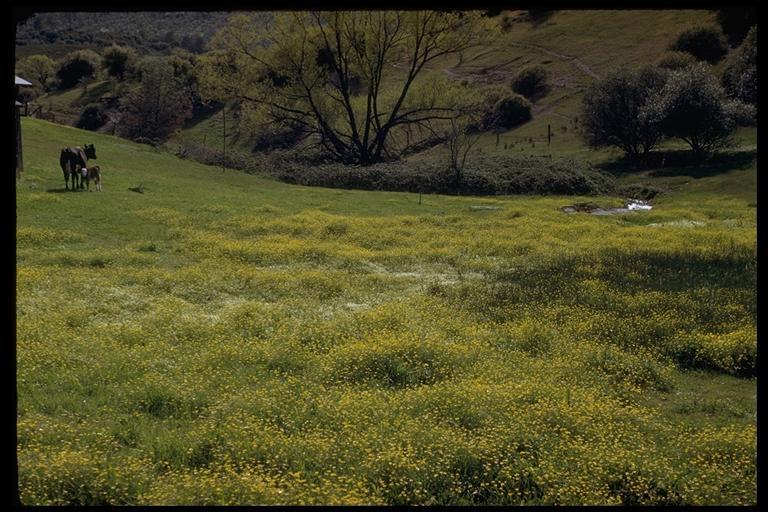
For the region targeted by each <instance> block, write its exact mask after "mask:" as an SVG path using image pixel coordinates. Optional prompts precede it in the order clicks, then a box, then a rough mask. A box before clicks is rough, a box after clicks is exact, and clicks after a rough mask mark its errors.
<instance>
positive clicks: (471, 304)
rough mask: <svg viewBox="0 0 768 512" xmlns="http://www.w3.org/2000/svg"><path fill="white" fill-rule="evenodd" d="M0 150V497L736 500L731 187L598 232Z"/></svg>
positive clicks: (751, 276)
mask: <svg viewBox="0 0 768 512" xmlns="http://www.w3.org/2000/svg"><path fill="white" fill-rule="evenodd" d="M24 135H25V140H24V142H25V163H26V165H27V167H26V170H25V173H24V175H23V177H22V179H21V180H20V181H19V182H18V184H17V188H16V192H17V201H18V224H17V299H16V301H17V302H16V303H17V367H18V380H17V392H18V413H17V418H18V419H17V426H18V440H17V446H18V457H19V476H20V490H21V499H22V501H23V502H24V503H27V504H106V503H109V504H144V505H149V504H210V505H213V504H217V505H220V504H388V505H393V504H465V505H472V504H525V503H527V504H620V503H624V504H643V505H652V504H697V505H699V504H710V505H711V504H728V505H735V504H754V502H755V500H756V477H755V457H756V451H755V438H756V432H755V403H754V394H755V378H754V375H755V372H756V366H755V364H756V361H755V356H756V334H755V324H756V315H757V309H756V300H755V267H756V247H755V243H756V240H755V227H756V225H755V222H756V220H755V208H754V207H752V206H749V203H752V202H754V188H751V187H753V184H754V176H755V168H754V164H752V165H751V166H749V167H748V168H743V169H734V170H730V171H726V170H723V172H721V173H719V174H714V175H711V176H707V177H700V178H691V179H692V180H694V181H693V182H692V183H691V184H690V185H688V186H686V187H683V186H682V185H679V186H678V185H677V184H675V186H676V187H677V188H676V189H675V190H672V191H670V192H667V193H665V194H663V195H661V196H659V198H658V200H657V201H656V203H655V205H656V206H655V208H654V209H653V210H651V211H650V212H644V213H638V214H634V215H628V216H622V217H596V216H590V215H587V214H576V215H566V214H564V213H562V212H561V211H560V210H559V208H560V207H562V206H564V205H566V204H572V203H573V202H576V201H580V200H587V198H573V197H570V198H566V197H547V198H536V197H520V198H518V197H498V198H482V199H481V198H472V197H447V196H424V197H423V201H422V204H419V202H418V196H417V195H413V194H404V193H375V192H362V191H343V190H325V189H309V188H305V187H293V186H288V185H283V184H279V183H276V182H273V181H269V180H264V179H259V178H256V177H253V176H246V175H242V174H239V173H233V172H225V173H222V172H221V171H220V170H219V169H215V168H209V167H205V166H202V165H197V164H193V163H189V162H182V161H179V160H177V159H175V158H173V157H171V156H169V155H166V154H162V153H158V152H155V151H153V150H151V149H149V148H147V147H146V146H137V145H133V144H131V143H128V142H125V141H122V140H119V139H115V138H112V137H107V136H96V135H93V134H88V133H84V132H79V131H76V130H72V129H68V128H64V127H60V126H55V125H51V124H48V123H45V122H41V121H32V120H26V119H25V120H24ZM84 139H87V141H88V142H94V143H95V144H96V148H97V152H98V155H99V165H100V166H101V167H102V169H103V171H104V190H105V191H104V192H103V193H95V192H92V193H87V192H83V193H71V192H68V193H63V192H59V191H58V189H60V188H62V187H63V184H62V183H61V182H62V181H63V177H62V176H61V171H60V169H59V168H58V161H57V160H58V151H59V149H60V148H61V147H62V146H63V145H66V144H73V143H81V142H80V141H82V142H85V140H84ZM648 179H650V180H651V181H653V178H648ZM660 179H661V178H660ZM139 183H143V184H144V186H145V188H146V190H145V193H144V194H137V193H135V192H131V191H130V190H128V188H129V187H135V186H136V185H138V184H139ZM729 187H730V188H729ZM718 190H724V192H722V193H719V192H718ZM589 200H591V201H598V202H600V203H606V204H608V203H611V202H613V203H619V202H620V200H619V199H617V198H589ZM474 205H493V206H498V207H500V209H498V210H476V209H472V208H470V206H474ZM681 221H689V222H687V223H686V222H681ZM719 393H722V397H721V398H722V399H719V398H718V397H716V396H714V395H715V394H719Z"/></svg>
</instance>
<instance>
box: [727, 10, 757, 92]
mask: <svg viewBox="0 0 768 512" xmlns="http://www.w3.org/2000/svg"><path fill="white" fill-rule="evenodd" d="M723 87H725V90H726V92H727V93H728V95H729V96H730V97H732V98H734V99H737V100H740V101H743V102H745V103H750V104H752V105H757V25H755V26H753V27H752V28H751V29H750V31H749V33H748V34H747V37H746V39H744V42H743V43H742V44H741V46H740V47H739V49H738V50H737V51H736V52H735V53H734V54H733V56H732V57H731V58H729V60H728V64H727V65H726V67H725V70H723Z"/></svg>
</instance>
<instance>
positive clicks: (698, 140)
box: [641, 63, 754, 155]
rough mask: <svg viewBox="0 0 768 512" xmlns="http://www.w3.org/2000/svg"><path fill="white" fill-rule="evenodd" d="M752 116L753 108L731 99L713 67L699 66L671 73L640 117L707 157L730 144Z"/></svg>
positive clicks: (700, 64) (701, 64)
mask: <svg viewBox="0 0 768 512" xmlns="http://www.w3.org/2000/svg"><path fill="white" fill-rule="evenodd" d="M753 115H754V109H753V108H752V107H751V106H749V105H745V104H744V103H741V102H739V101H735V100H729V99H728V98H727V97H726V94H725V90H724V89H723V87H722V86H721V85H720V83H719V82H718V80H717V78H716V77H715V76H714V75H713V74H712V72H711V70H710V67H709V66H708V65H706V64H704V63H699V64H696V65H694V66H691V67H689V68H686V69H683V70H679V71H672V72H671V73H670V74H669V78H668V79H667V82H666V84H664V87H663V88H661V89H660V90H659V91H658V92H656V93H654V94H653V96H652V97H651V98H650V101H649V102H648V105H647V107H646V108H645V109H644V111H643V113H642V116H641V118H643V119H644V120H645V121H646V122H648V123H651V124H658V126H659V127H660V129H661V130H662V132H663V133H664V135H666V136H669V137H678V138H680V139H682V140H683V141H685V142H686V143H687V144H688V145H689V146H691V149H692V150H693V152H694V153H696V154H698V155H706V154H708V153H711V152H712V151H714V150H716V149H719V148H721V147H724V146H725V145H727V144H728V143H729V137H730V135H731V134H732V133H733V131H734V130H735V129H736V127H737V126H738V125H740V124H746V123H748V122H749V120H750V119H751V117H752V116H753Z"/></svg>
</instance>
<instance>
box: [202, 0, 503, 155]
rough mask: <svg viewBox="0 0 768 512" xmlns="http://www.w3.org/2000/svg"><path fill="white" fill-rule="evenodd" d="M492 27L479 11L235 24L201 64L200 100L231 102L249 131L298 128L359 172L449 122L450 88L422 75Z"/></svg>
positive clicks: (278, 17) (303, 16)
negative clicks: (260, 126) (255, 126)
mask: <svg viewBox="0 0 768 512" xmlns="http://www.w3.org/2000/svg"><path fill="white" fill-rule="evenodd" d="M495 26H496V24H495V22H493V21H491V20H490V19H488V18H485V17H483V16H482V14H481V13H480V12H479V11H478V12H477V13H472V12H462V13H451V12H438V11H407V12H398V11H372V12H331V13H327V12H286V13H277V14H269V15H268V14H265V13H257V14H241V15H237V16H235V17H233V18H232V19H231V20H230V23H229V25H227V26H226V27H225V28H224V29H222V30H221V31H219V32H218V33H217V34H216V36H215V37H214V38H213V40H212V41H211V43H210V47H211V48H212V49H213V50H212V51H211V52H209V53H208V54H206V55H204V56H202V57H201V58H200V66H199V80H200V86H201V91H202V93H203V95H204V96H205V97H206V98H208V99H216V100H220V101H221V100H224V101H226V100H232V99H238V100H240V101H241V102H242V104H243V107H244V109H243V110H244V113H245V114H246V116H247V117H248V118H250V120H251V122H253V123H269V124H280V125H285V126H287V127H290V128H297V127H298V128H301V129H302V130H303V132H304V133H305V134H307V135H308V136H311V137H312V140H314V141H315V142H316V143H317V144H319V145H320V146H321V147H322V148H324V149H325V150H326V151H327V152H328V153H329V154H330V155H332V156H333V157H334V158H335V159H337V160H339V161H341V162H345V163H355V164H362V165H367V164H371V163H374V162H377V161H381V160H385V159H388V158H395V157H397V156H399V155H402V154H405V153H407V152H408V150H409V148H412V147H416V146H418V145H419V144H422V143H423V142H424V141H425V140H427V139H429V138H431V137H434V135H435V128H434V123H436V122H437V123H439V122H449V121H450V119H452V118H453V117H455V115H456V110H457V102H456V96H457V94H458V93H457V91H456V87H455V85H454V84H452V83H450V81H449V80H447V79H445V77H444V75H443V74H442V73H440V74H439V75H438V74H437V73H432V72H431V69H430V67H429V65H430V63H433V62H434V61H436V60H437V59H441V58H444V57H446V56H449V55H452V54H456V53H459V52H461V51H463V50H465V49H467V48H468V47H470V46H473V45H476V44H480V43H481V42H482V41H483V40H484V39H485V37H486V36H488V35H489V34H491V33H492V30H491V28H492V27H495ZM428 74H429V75H430V80H429V81H426V80H418V78H421V77H423V76H426V75H428ZM449 89H450V91H449Z"/></svg>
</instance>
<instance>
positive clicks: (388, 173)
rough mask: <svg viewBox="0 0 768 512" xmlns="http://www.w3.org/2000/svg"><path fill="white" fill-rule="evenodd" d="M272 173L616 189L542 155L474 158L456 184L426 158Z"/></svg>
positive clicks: (367, 181)
mask: <svg viewBox="0 0 768 512" xmlns="http://www.w3.org/2000/svg"><path fill="white" fill-rule="evenodd" d="M275 174H276V176H277V177H278V178H279V179H280V180H282V181H285V182H288V183H297V184H302V185H313V186H321V187H331V188H350V189H363V190H389V191H407V192H424V193H442V194H446V193H456V192H459V191H460V192H462V193H466V194H474V195H502V194H561V195H600V194H609V193H611V192H613V190H614V181H613V178H612V177H611V176H610V175H608V174H605V173H602V172H599V171H597V170H595V169H594V168H591V167H590V166H588V165H585V164H583V163H579V162H574V161H571V160H549V159H542V158H510V157H501V156H499V157H491V156H487V157H477V158H473V159H472V160H470V161H468V162H467V164H466V167H465V168H464V169H463V171H462V183H461V186H460V188H459V189H457V187H456V181H455V179H454V173H453V171H452V170H451V169H449V168H448V167H447V166H445V165H441V164H440V163H432V162H425V161H417V162H413V163H410V162H390V163H382V164H377V165H373V166H368V167H362V166H344V165H339V164H320V165H311V166H305V165H297V164H289V165H285V164H283V165H282V166H280V168H278V169H276V170H275Z"/></svg>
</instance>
